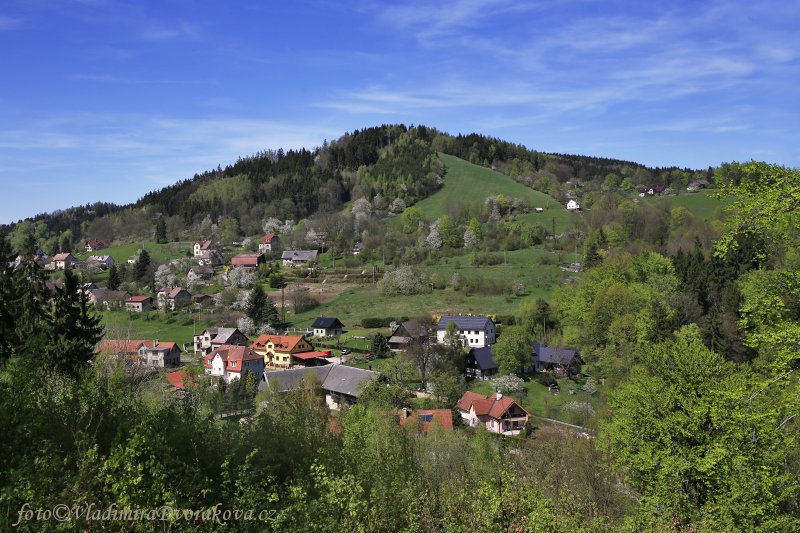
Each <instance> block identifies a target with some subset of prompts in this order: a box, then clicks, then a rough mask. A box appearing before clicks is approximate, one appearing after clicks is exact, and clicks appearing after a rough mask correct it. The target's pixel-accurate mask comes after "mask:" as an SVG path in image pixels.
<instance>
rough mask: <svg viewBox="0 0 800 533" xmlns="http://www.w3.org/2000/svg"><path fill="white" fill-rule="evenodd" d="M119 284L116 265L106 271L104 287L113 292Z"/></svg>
mask: <svg viewBox="0 0 800 533" xmlns="http://www.w3.org/2000/svg"><path fill="white" fill-rule="evenodd" d="M120 283H121V280H120V276H119V269H117V265H111V268H109V269H108V283H107V284H106V286H107V287H108V288H109V289H110V290H112V291H115V290H117V289H119V284H120Z"/></svg>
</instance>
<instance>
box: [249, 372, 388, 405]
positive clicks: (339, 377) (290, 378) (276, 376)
mask: <svg viewBox="0 0 800 533" xmlns="http://www.w3.org/2000/svg"><path fill="white" fill-rule="evenodd" d="M309 372H311V373H312V374H314V376H315V377H316V378H317V381H319V382H320V383H321V384H322V388H323V390H325V391H330V392H338V393H340V394H346V395H348V396H352V397H354V398H358V396H359V395H360V394H361V390H362V388H363V385H362V384H365V383H366V382H367V381H371V380H373V379H375V378H377V377H378V376H380V375H381V374H380V372H375V371H373V370H363V369H361V368H355V367H352V366H347V365H325V366H312V367H308V368H292V369H289V370H275V371H271V372H264V375H263V376H262V378H261V383H260V384H259V385H258V390H263V389H265V388H267V387H270V386H271V385H270V382H271V381H272V383H275V384H276V385H277V391H276V392H286V391H288V390H292V389H297V388H300V387H301V386H302V384H303V378H304V377H305V376H306V374H307V373H309Z"/></svg>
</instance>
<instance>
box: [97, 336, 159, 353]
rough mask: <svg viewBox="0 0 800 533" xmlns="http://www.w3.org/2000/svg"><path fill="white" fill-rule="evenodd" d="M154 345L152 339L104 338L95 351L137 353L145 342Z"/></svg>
mask: <svg viewBox="0 0 800 533" xmlns="http://www.w3.org/2000/svg"><path fill="white" fill-rule="evenodd" d="M148 342H149V344H150V345H151V346H152V344H153V342H152V341H142V340H132V341H131V340H122V339H104V340H102V341H101V342H100V343H99V344H98V345H97V347H96V348H95V351H96V352H97V353H135V352H137V351H138V350H139V348H140V347H141V346H142V345H143V344H144V345H145V346H147V345H148Z"/></svg>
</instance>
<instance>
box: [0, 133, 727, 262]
mask: <svg viewBox="0 0 800 533" xmlns="http://www.w3.org/2000/svg"><path fill="white" fill-rule="evenodd" d="M439 152H441V153H446V154H450V155H453V156H456V157H459V158H462V159H465V160H467V161H470V162H472V163H475V164H478V165H483V166H486V167H491V168H494V169H496V170H498V171H500V172H502V173H504V174H506V175H508V176H510V177H512V178H513V179H515V180H517V181H519V182H521V183H523V184H525V185H527V186H530V187H532V188H535V189H537V190H539V191H542V192H545V193H547V194H550V195H551V196H553V197H556V198H557V199H559V200H563V198H564V194H565V192H566V190H567V189H568V188H569V187H574V186H575V183H578V184H579V186H580V184H585V183H587V182H597V183H602V184H605V185H606V186H610V187H620V186H623V187H624V186H627V187H632V186H635V185H648V186H649V185H663V186H670V185H675V186H680V185H685V183H686V182H687V181H688V180H689V179H691V178H694V177H706V174H708V175H709V176H710V174H711V169H709V171H708V172H706V171H702V172H697V171H690V170H688V169H678V168H648V167H646V166H644V165H641V164H638V163H632V162H628V161H620V160H614V159H606V158H596V157H587V156H577V155H565V154H547V153H541V152H537V151H534V150H530V149H528V148H526V147H524V146H521V145H516V144H513V143H510V142H506V141H502V140H499V139H495V138H491V137H486V136H483V135H478V134H474V133H473V134H469V135H457V136H453V135H450V134H447V133H443V132H440V131H438V130H436V129H433V128H428V127H425V126H412V127H406V126H405V125H402V124H399V125H382V126H378V127H372V128H366V129H363V130H356V131H353V132H352V133H347V134H345V135H343V136H342V137H340V138H339V139H337V140H335V141H332V142H330V143H328V142H325V143H324V144H323V145H322V146H321V147H318V148H315V149H314V150H313V151H311V150H307V149H301V150H289V151H283V150H267V151H264V152H260V153H257V154H255V155H252V156H249V157H244V158H241V159H239V160H238V161H236V162H235V163H233V164H230V165H228V166H226V167H224V168H222V167H221V166H219V167H217V168H216V169H214V170H209V171H206V172H203V173H201V174H196V175H195V176H194V177H192V178H191V179H186V180H183V181H179V182H178V183H176V184H175V185H171V186H169V187H165V188H163V189H161V190H158V191H154V192H151V193H149V194H146V195H145V196H144V197H142V198H141V199H139V200H138V201H137V202H135V203H134V204H130V205H125V206H118V205H114V204H109V203H97V204H92V205H86V206H81V207H75V208H71V209H66V210H62V211H57V212H54V213H50V214H42V215H38V216H36V217H34V218H32V219H28V220H27V221H24V222H22V223H21V224H22V225H24V226H25V228H24V229H25V233H31V234H34V235H35V237H36V239H37V242H38V243H39V245H40V246H41V247H42V248H43V249H45V251H48V252H52V251H57V250H56V249H67V247H66V246H65V245H66V244H67V243H71V244H73V245H74V244H75V243H78V242H80V241H81V240H84V239H89V238H100V239H108V240H112V239H115V238H139V237H145V236H152V233H153V227H154V224H155V220H156V219H158V218H160V217H163V218H164V219H165V222H166V223H167V225H168V227H169V228H170V232H171V233H172V234H175V233H176V232H177V231H178V230H179V229H182V230H189V229H191V228H192V226H194V225H196V224H199V223H200V221H202V220H204V219H205V218H206V217H210V218H211V219H212V220H214V221H219V220H220V219H221V218H223V217H224V218H227V219H228V220H229V224H232V225H235V231H234V232H235V233H241V234H255V233H257V232H258V231H260V227H261V224H262V221H263V220H264V219H265V218H267V217H275V218H279V219H282V220H286V219H291V220H301V219H304V218H307V217H310V216H312V215H314V214H316V213H325V212H336V211H339V210H341V209H342V207H343V206H344V205H345V204H346V203H347V202H349V201H350V200H351V199H353V200H354V199H357V198H367V199H369V200H370V201H372V202H373V203H374V204H376V205H382V204H385V205H386V206H387V208H388V209H387V212H391V205H393V204H394V205H395V206H410V205H413V204H414V203H416V202H417V201H419V200H421V199H423V198H425V197H427V196H429V195H430V194H432V193H433V192H435V191H436V190H437V189H438V188H439V187H440V186H441V183H442V181H443V177H444V174H445V173H446V168H445V166H444V164H443V163H442V161H440V159H439V158H438V155H437V153H439ZM143 214H145V215H146V216H142V215H143ZM11 229H12V228H11V227H7V226H6V227H3V228H2V230H4V231H5V232H8V231H10V230H11Z"/></svg>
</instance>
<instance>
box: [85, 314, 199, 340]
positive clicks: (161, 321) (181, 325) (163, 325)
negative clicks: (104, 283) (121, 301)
mask: <svg viewBox="0 0 800 533" xmlns="http://www.w3.org/2000/svg"><path fill="white" fill-rule="evenodd" d="M101 315H102V317H103V325H104V326H105V327H106V329H107V331H108V338H112V339H117V338H130V339H142V340H154V339H158V340H162V341H174V342H177V343H178V344H181V345H182V344H184V343H189V342H192V335H193V334H194V324H193V319H192V315H188V314H176V315H169V314H164V313H159V312H151V313H148V314H147V317H145V315H140V314H135V313H127V312H125V311H106V312H103V313H102V314H101ZM148 318H149V320H148ZM209 325H210V324H203V323H200V322H199V321H198V323H197V332H198V333H199V332H201V331H203V329H205V328H206V327H207V326H209Z"/></svg>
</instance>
